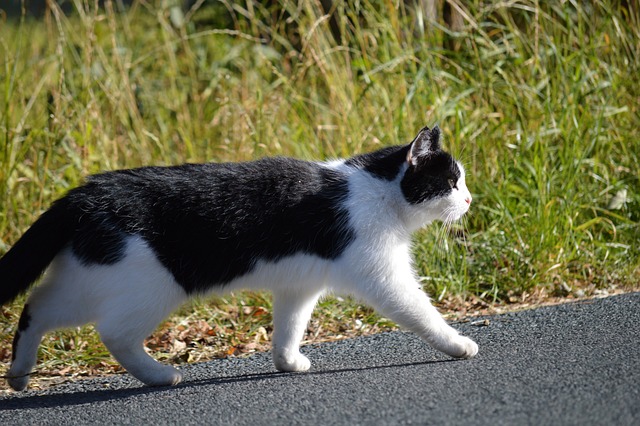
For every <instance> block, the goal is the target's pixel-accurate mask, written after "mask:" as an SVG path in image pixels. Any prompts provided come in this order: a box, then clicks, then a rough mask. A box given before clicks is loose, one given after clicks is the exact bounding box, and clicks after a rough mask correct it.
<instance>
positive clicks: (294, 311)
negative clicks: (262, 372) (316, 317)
mask: <svg viewBox="0 0 640 426" xmlns="http://www.w3.org/2000/svg"><path fill="white" fill-rule="evenodd" d="M321 294H322V292H317V291H314V292H305V291H300V290H278V291H274V293H273V339H272V340H273V342H272V352H273V362H274V364H275V366H276V368H277V369H278V370H280V371H306V370H308V369H309V367H311V362H310V361H309V359H308V358H307V357H306V356H304V355H302V354H301V353H300V341H301V340H302V337H303V336H304V332H305V330H306V328H307V324H308V323H309V318H311V313H312V312H313V308H314V306H315V305H316V302H317V301H318V298H319V297H320V295H321Z"/></svg>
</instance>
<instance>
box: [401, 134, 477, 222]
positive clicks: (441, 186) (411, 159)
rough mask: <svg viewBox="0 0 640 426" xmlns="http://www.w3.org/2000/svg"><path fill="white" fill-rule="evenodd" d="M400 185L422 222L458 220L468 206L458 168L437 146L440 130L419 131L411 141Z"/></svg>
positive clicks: (463, 180)
mask: <svg viewBox="0 0 640 426" xmlns="http://www.w3.org/2000/svg"><path fill="white" fill-rule="evenodd" d="M406 161H407V169H406V171H405V173H404V176H403V177H402V180H401V182H400V187H401V189H402V194H403V195H404V198H405V199H406V201H407V202H408V203H409V204H410V205H411V207H412V208H411V210H412V211H414V212H415V213H416V214H419V215H420V216H422V220H423V221H427V222H428V221H433V220H442V221H443V222H446V223H450V222H452V221H455V220H458V219H460V218H461V217H462V215H464V214H465V213H466V212H467V211H468V210H469V207H470V206H471V193H470V192H469V189H467V185H466V183H465V173H464V168H463V167H462V165H461V164H460V163H459V162H457V161H456V160H455V159H454V158H453V157H452V156H451V155H450V154H449V153H447V152H445V151H443V150H442V148H441V147H440V129H439V128H438V127H437V126H436V127H434V128H433V129H429V128H428V127H425V128H423V129H422V130H420V133H418V136H416V138H415V139H414V140H413V142H411V144H410V146H409V150H408V153H407V159H406Z"/></svg>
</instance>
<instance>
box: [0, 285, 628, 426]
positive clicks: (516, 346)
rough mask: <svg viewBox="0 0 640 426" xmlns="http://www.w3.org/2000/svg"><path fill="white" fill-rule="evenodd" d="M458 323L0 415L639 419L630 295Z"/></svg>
mask: <svg viewBox="0 0 640 426" xmlns="http://www.w3.org/2000/svg"><path fill="white" fill-rule="evenodd" d="M486 319H487V320H488V325H482V324H481V323H476V322H475V321H474V322H473V323H465V324H458V325H456V327H457V328H459V329H460V330H461V331H462V332H463V333H465V334H467V335H468V336H470V337H472V338H474V339H476V341H477V342H478V344H479V345H480V353H479V354H478V356H477V357H476V358H474V359H472V360H462V361H454V360H451V359H449V358H447V357H446V356H444V355H441V354H439V353H437V352H435V351H434V350H432V349H431V348H429V347H428V346H427V345H425V344H423V343H422V342H421V341H420V340H419V339H417V338H416V337H415V336H414V335H412V334H410V333H403V332H393V333H383V334H378V335H375V336H368V337H362V338H358V339H354V340H347V341H341V342H335V343H327V344H321V345H312V346H307V347H305V348H304V349H303V351H304V352H305V353H306V354H307V355H308V356H309V357H310V359H311V361H312V363H313V366H312V370H311V371H309V372H307V373H297V374H284V373H277V372H275V370H274V368H273V366H272V364H271V360H270V354H257V355H254V356H252V357H250V358H246V359H226V360H217V361H212V362H207V363H201V364H195V365H188V366H185V367H184V368H183V371H184V373H185V381H184V382H183V383H182V384H181V385H179V386H177V387H174V388H147V387H142V386H140V384H139V383H138V382H136V381H134V380H133V379H131V378H129V376H127V375H122V376H115V377H109V378H100V379H93V380H81V381H78V382H76V383H70V384H65V385H60V386H57V387H55V388H53V389H50V390H48V391H47V392H44V391H27V392H23V393H14V394H11V395H8V396H4V397H0V424H2V425H13V424H16V425H17V424H20V425H24V424H37V425H45V424H65V425H72V424H100V425H105V424H180V425H188V424H212V425H235V424H243V425H253V426H255V425H263V424H269V425H271V424H314V425H331V424H341V425H342V424H349V425H351V424H367V425H370V424H452V425H462V424H474V425H475V424H481V425H482V424H484V425H500V424H505V425H514V424H515V425H519V424H535V425H540V424H543V425H544V424H549V425H550V424H553V425H564V424H570V425H589V424H593V425H632V424H633V425H638V424H640V293H634V294H626V295H620V296H614V297H609V298H606V299H599V300H585V301H582V302H576V303H569V304H565V305H560V306H551V307H543V308H539V309H535V310H530V311H523V312H517V313H510V314H505V315H499V316H493V317H487V318H486Z"/></svg>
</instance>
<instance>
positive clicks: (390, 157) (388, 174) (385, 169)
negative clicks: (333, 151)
mask: <svg viewBox="0 0 640 426" xmlns="http://www.w3.org/2000/svg"><path fill="white" fill-rule="evenodd" d="M409 146H410V145H405V146H390V147H388V148H382V149H380V150H378V151H375V152H370V153H368V154H362V155H358V156H355V157H353V158H350V159H348V160H347V161H346V164H347V165H349V166H355V167H359V168H362V169H364V170H366V171H368V172H369V173H371V174H372V175H374V176H376V177H378V178H380V179H385V180H394V179H395V178H396V176H398V173H400V170H401V168H402V164H403V163H404V162H405V160H406V158H407V153H408V152H409Z"/></svg>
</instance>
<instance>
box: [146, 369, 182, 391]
mask: <svg viewBox="0 0 640 426" xmlns="http://www.w3.org/2000/svg"><path fill="white" fill-rule="evenodd" d="M137 379H138V380H140V381H141V382H143V383H144V384H145V385H147V386H173V385H177V384H178V383H180V382H181V381H182V373H181V372H179V371H178V370H176V369H175V368H173V367H171V366H169V365H163V366H162V367H161V368H158V369H154V371H153V373H150V374H145V376H144V377H137Z"/></svg>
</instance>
